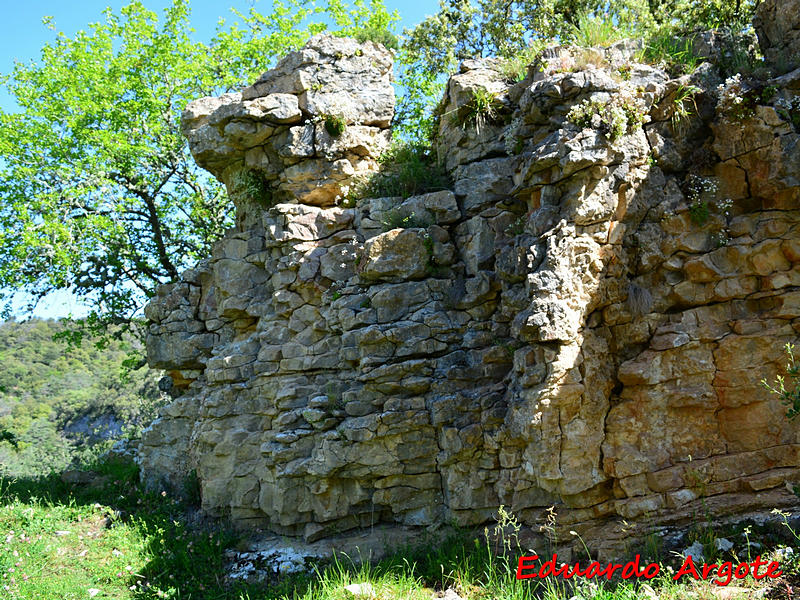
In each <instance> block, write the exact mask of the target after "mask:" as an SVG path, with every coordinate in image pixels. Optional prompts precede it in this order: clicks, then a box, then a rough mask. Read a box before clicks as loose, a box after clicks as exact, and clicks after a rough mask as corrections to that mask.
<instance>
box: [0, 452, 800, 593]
mask: <svg viewBox="0 0 800 600" xmlns="http://www.w3.org/2000/svg"><path fill="white" fill-rule="evenodd" d="M92 468H93V472H94V475H95V483H93V484H91V485H75V486H73V485H68V484H65V483H64V482H62V481H61V480H60V479H59V477H58V476H57V475H52V476H49V477H45V478H41V479H20V480H16V481H9V480H3V479H0V528H2V530H3V532H4V545H3V547H2V548H0V572H1V573H2V574H3V575H4V576H5V577H3V583H2V585H3V586H4V587H3V591H4V592H5V593H6V596H7V597H9V598H24V599H25V600H51V599H53V598H84V597H87V596H88V595H89V594H90V593H91V592H87V590H92V589H98V590H100V591H101V592H102V597H106V598H117V599H119V600H134V599H135V600H156V599H163V598H173V599H178V598H187V599H188V598H199V599H206V600H245V599H246V598H252V599H253V600H255V599H256V598H266V599H273V598H281V599H287V600H288V599H293V600H341V599H342V598H344V597H345V595H346V593H345V592H344V588H345V586H347V585H349V584H352V583H362V584H369V585H370V586H371V587H372V588H373V589H374V590H375V592H376V593H375V597H377V598H404V599H407V600H429V599H430V598H431V597H432V596H433V595H434V594H435V592H434V590H446V589H456V590H458V591H459V593H460V594H461V595H462V596H463V597H465V598H492V599H497V600H565V599H566V598H592V599H594V600H636V599H638V598H643V597H650V596H652V593H651V592H650V591H647V593H646V594H645V591H646V589H645V588H643V587H642V586H641V584H642V583H643V582H642V581H615V582H608V581H605V580H604V579H603V578H602V577H600V578H598V579H596V580H594V581H592V582H586V581H580V578H577V579H578V580H572V581H565V580H564V579H562V578H559V577H545V578H542V579H538V578H536V579H529V580H525V581H520V580H518V579H516V577H515V575H516V568H517V560H518V558H519V557H520V556H522V555H530V554H532V551H530V550H528V549H527V546H523V545H522V543H521V541H520V537H521V533H522V527H521V525H520V523H519V522H518V521H517V520H516V519H515V518H514V516H513V515H511V514H510V513H508V512H507V511H506V510H505V509H504V508H503V507H500V508H499V509H498V514H497V517H496V521H495V523H494V524H492V525H490V526H487V527H486V528H485V529H484V530H483V532H482V533H481V534H479V535H477V536H476V535H475V533H474V532H467V531H463V530H458V529H450V531H449V532H448V533H446V534H443V533H441V530H440V533H438V534H437V533H435V532H423V533H421V534H419V536H420V537H419V538H417V539H415V540H414V543H413V545H398V546H395V547H394V548H392V549H391V550H392V552H391V553H390V554H389V555H388V556H387V557H386V558H384V559H383V560H381V561H379V562H376V563H371V562H370V561H368V560H364V561H358V563H356V562H355V561H354V560H351V559H350V558H348V557H347V556H346V555H344V554H338V555H336V556H334V558H333V559H332V560H328V561H316V562H315V563H314V564H312V565H310V567H311V568H312V569H313V573H308V574H306V573H301V574H295V575H290V576H284V577H280V578H279V577H271V578H268V579H267V580H266V581H265V582H263V583H261V584H256V583H247V582H244V581H242V580H236V579H229V578H227V577H226V576H225V574H226V563H227V562H228V561H227V557H226V553H227V552H229V551H235V550H236V549H237V546H239V544H238V543H237V540H238V538H237V535H236V533H235V532H234V531H233V530H232V529H230V528H229V527H227V526H225V525H224V524H223V523H220V522H214V521H209V520H206V521H198V519H197V518H196V513H194V512H193V510H192V507H191V506H189V505H187V504H186V503H185V502H183V501H182V500H180V499H179V498H176V497H173V496H171V495H170V494H169V493H168V492H167V491H161V490H158V489H156V490H150V491H148V490H146V489H144V487H143V486H142V485H141V484H140V483H139V478H138V470H137V467H136V465H134V464H131V463H127V462H118V461H115V462H109V461H101V462H98V463H96V464H95V465H93V466H92ZM779 514H780V515H781V516H782V518H783V527H782V530H785V531H788V532H789V534H790V535H789V534H784V537H785V538H788V539H789V540H790V543H791V545H792V546H795V547H796V545H797V540H798V536H797V533H796V531H795V529H794V528H793V525H792V522H790V520H789V519H790V515H789V514H788V513H779ZM551 527H552V523H551V522H550V521H549V520H548V521H547V522H546V523H545V524H544V525H543V526H542V531H544V532H545V533H548V534H549V533H551V532H552V530H551ZM755 529H756V527H754V528H753V530H755ZM760 529H764V530H765V532H764V535H763V536H762V537H760V538H758V539H759V541H760V542H764V543H765V544H767V543H770V542H772V543H774V541H775V537H776V536H775V534H772V537H770V534H771V532H770V531H769V530H767V529H766V527H763V528H760ZM64 532H69V533H67V534H64ZM695 532H696V533H695ZM751 533H752V531H751V529H750V528H748V527H745V528H744V537H743V536H742V535H740V534H739V531H738V530H737V531H734V530H731V531H730V533H728V532H727V531H725V530H721V531H714V530H699V529H696V528H694V529H693V530H692V532H691V533H690V534H689V535H690V536H691V537H693V538H694V539H699V540H701V541H703V542H708V554H707V555H706V556H707V557H710V556H713V555H714V554H715V553H716V554H718V553H717V552H716V548H715V546H714V545H713V540H715V539H717V538H719V537H722V534H724V535H725V537H728V538H731V539H735V540H742V542H744V541H745V540H746V542H747V544H748V547H749V542H750V541H751ZM570 534H571V535H572V536H575V537H576V538H577V539H578V540H580V541H581V543H582V544H583V540H582V539H581V537H580V535H579V534H578V532H575V531H571V532H570ZM654 537H655V536H654ZM659 539H660V538H657V539H655V540H653V541H651V543H650V544H649V547H651V548H652V547H655V549H656V550H661V549H660V548H658V544H659V543H660V542H659ZM583 546H584V550H585V551H586V555H584V553H583V552H581V553H580V554H573V558H572V561H578V560H579V561H580V563H581V567H582V568H585V567H586V566H587V564H588V560H590V557H589V550H588V548H586V546H585V544H583ZM639 551H640V550H639V549H638V548H637V550H636V552H637V553H639ZM748 553H749V549H748ZM759 553H760V554H762V555H764V556H767V555H768V554H769V555H770V557H772V556H773V553H772V552H771V551H770V550H769V549H767V548H764V549H762V550H759ZM664 554H665V555H667V556H669V554H668V553H667V552H664ZM548 558H549V557H548ZM747 558H748V560H752V558H753V557H751V556H749V555H748V557H747ZM784 559H785V560H782V561H781V567H782V568H783V570H784V572H785V573H786V574H787V576H788V577H790V578H792V579H794V578H795V577H796V576H797V559H796V558H793V559H790V558H788V557H784ZM680 560H681V559H680V558H677V559H673V562H672V565H670V566H673V567H675V566H677V564H680ZM271 566H272V565H269V567H271ZM269 567H268V568H269ZM661 571H662V575H660V576H659V577H657V578H656V579H654V580H650V581H648V582H647V583H648V585H650V586H652V587H653V588H654V589H655V590H656V593H657V595H658V597H660V598H673V599H676V600H677V599H681V598H690V597H698V596H699V597H703V598H705V597H709V598H710V597H713V596H714V594H713V593H712V592H711V590H712V589H719V588H718V586H716V585H714V584H713V583H711V582H710V581H706V582H702V581H695V580H693V579H691V578H689V577H686V578H683V579H681V581H680V582H675V581H673V580H672V578H671V573H669V572H668V571H667V569H666V568H664V565H662V569H661ZM775 585H776V587H774V588H773V589H771V590H769V593H768V595H769V596H770V597H771V596H773V595H774V594H776V593H777V594H778V595H780V593H782V592H783V590H782V589H781V588H780V587H777V586H779V585H783V580H780V581H777V582H775ZM6 596H3V597H4V598H5V597H6ZM98 597H100V596H98ZM776 597H777V596H776Z"/></svg>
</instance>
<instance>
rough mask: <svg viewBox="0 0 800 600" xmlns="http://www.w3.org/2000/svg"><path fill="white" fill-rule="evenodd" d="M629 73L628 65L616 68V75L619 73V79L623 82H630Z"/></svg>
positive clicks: (630, 69)
mask: <svg viewBox="0 0 800 600" xmlns="http://www.w3.org/2000/svg"><path fill="white" fill-rule="evenodd" d="M631 71H632V68H631V66H630V65H629V64H624V65H622V66H620V67H619V68H617V73H619V76H620V78H621V79H622V80H623V81H630V80H631Z"/></svg>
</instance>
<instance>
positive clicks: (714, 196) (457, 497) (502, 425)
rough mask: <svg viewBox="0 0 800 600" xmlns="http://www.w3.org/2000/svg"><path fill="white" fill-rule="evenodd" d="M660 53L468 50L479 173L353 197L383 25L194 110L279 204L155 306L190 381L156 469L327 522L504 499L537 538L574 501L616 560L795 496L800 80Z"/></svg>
mask: <svg viewBox="0 0 800 600" xmlns="http://www.w3.org/2000/svg"><path fill="white" fill-rule="evenodd" d="M634 50H635V45H631V44H628V45H626V44H621V45H619V46H617V47H615V48H612V49H608V50H593V51H592V52H594V53H595V55H593V56H592V57H591V60H587V57H586V56H585V55H582V54H580V53H583V52H586V51H585V50H577V51H573V50H569V49H563V48H562V49H551V50H549V51H548V53H547V54H545V56H544V57H543V61H544V62H543V63H540V64H538V65H534V67H532V68H531V69H530V70H529V74H528V76H527V77H526V78H525V79H524V80H523V81H521V82H518V83H513V84H511V83H509V82H508V81H506V80H505V78H504V76H503V75H502V74H501V72H500V70H499V69H500V66H501V65H500V64H499V63H497V62H496V61H490V60H488V61H467V62H465V63H464V64H463V65H462V68H461V72H460V73H458V74H456V75H454V76H453V77H452V78H451V80H450V82H449V85H448V88H447V95H446V97H445V99H444V101H443V106H444V111H443V112H444V114H445V117H444V118H442V119H441V125H440V130H439V136H438V144H439V153H440V155H442V156H443V157H444V160H445V161H446V165H447V168H448V170H449V171H450V173H451V174H452V177H453V181H454V186H453V189H452V190H442V191H439V192H434V193H431V194H426V195H422V196H416V197H411V198H363V199H359V200H358V201H357V202H356V203H355V205H354V206H349V207H345V206H344V205H342V204H341V203H339V204H337V203H336V196H337V195H341V190H342V189H344V188H346V187H348V186H349V185H350V184H351V182H352V181H353V178H354V177H355V176H356V175H357V174H358V173H361V172H364V171H368V170H370V169H374V168H375V163H374V157H375V156H376V153H377V152H378V151H379V148H380V147H382V145H383V144H385V143H386V140H387V137H386V134H385V129H384V128H385V126H386V125H387V124H388V122H389V120H390V119H391V113H392V99H391V98H390V97H389V96H388V95H386V94H384V87H383V86H384V85H388V75H387V74H388V71H389V63H388V60H389V58H388V57H389V55H388V54H385V53H384V52H383V50H382V49H381V48H379V47H377V46H375V45H373V44H369V43H368V44H365V45H358V44H356V43H355V42H352V41H349V40H336V39H334V38H329V37H320V38H315V39H313V40H312V41H311V42H310V43H309V45H308V46H307V47H306V48H305V49H304V50H302V51H300V52H298V53H295V54H292V55H290V56H289V57H288V58H287V59H286V60H285V61H284V62H282V63H281V64H280V65H279V66H278V67H277V69H276V70H274V71H271V72H268V73H266V74H265V75H264V76H262V78H261V79H260V80H259V82H257V83H256V84H255V85H254V86H253V87H252V88H248V90H246V91H245V92H243V93H242V94H241V96H227V97H222V98H221V99H204V100H202V101H198V103H196V104H193V105H190V107H189V109H188V110H187V115H186V117H185V119H186V120H185V123H186V131H187V134H188V137H189V139H190V143H191V147H192V150H193V152H194V153H195V155H196V156H197V157H198V160H199V162H200V163H201V164H203V165H204V166H207V168H209V169H210V170H211V171H212V172H213V173H215V174H216V175H217V176H218V177H219V178H220V179H222V180H223V181H225V182H226V184H227V185H228V187H229V189H230V190H231V191H232V193H233V195H234V196H235V195H236V182H235V173H241V172H242V169H248V168H257V169H261V170H260V171H259V173H260V174H261V175H263V178H264V181H266V187H267V188H268V189H269V190H270V194H272V196H271V198H272V200H271V203H270V204H271V205H270V206H259V205H258V204H257V203H256V202H251V201H246V202H241V203H240V205H239V206H238V210H239V216H240V218H239V225H238V227H237V228H236V229H235V230H233V231H231V232H229V233H228V234H227V235H226V236H225V238H224V239H223V240H221V241H220V242H219V244H218V246H217V247H216V249H215V252H214V254H213V256H212V257H209V259H208V260H206V261H204V262H202V263H200V264H199V265H198V266H197V267H196V268H195V269H192V270H190V271H187V272H185V273H184V274H183V276H182V280H181V281H180V282H179V283H177V284H173V285H171V286H164V287H162V288H161V289H160V290H159V292H158V295H157V297H156V298H154V299H153V301H152V302H151V304H150V305H149V306H148V307H147V309H146V314H147V316H148V318H149V319H150V320H151V324H150V329H149V336H148V354H149V358H150V362H151V365H152V366H155V367H160V368H164V369H167V370H168V371H169V372H170V373H171V376H172V378H173V381H174V384H175V386H176V389H177V390H178V393H179V395H178V397H177V398H176V399H175V400H174V401H173V402H172V403H171V404H170V405H169V406H167V407H166V408H165V409H164V411H163V414H162V416H161V417H160V419H159V420H157V421H156V423H154V425H153V426H152V427H151V428H150V429H149V431H148V432H147V433H146V434H145V435H144V437H143V439H142V444H141V447H140V451H139V461H140V463H141V465H142V470H143V476H144V477H145V479H146V480H148V481H150V482H151V483H152V484H153V485H156V484H160V485H167V484H170V483H171V484H173V485H178V484H179V483H180V480H181V478H182V477H184V476H185V474H186V473H188V472H189V471H190V470H195V471H196V473H197V476H198V479H199V481H200V484H201V488H202V502H203V508H204V509H205V510H206V511H208V512H210V513H213V514H227V515H230V517H232V518H233V519H234V520H235V521H236V522H238V523H240V524H242V525H247V524H258V525H259V526H264V527H267V528H269V529H271V530H273V531H276V532H278V533H282V534H291V535H303V536H304V537H305V538H306V539H307V540H314V539H318V538H320V537H324V536H327V535H330V534H333V533H335V532H339V531H343V530H347V529H352V528H356V527H360V526H367V525H372V524H377V523H396V524H402V525H408V526H426V525H432V524H437V523H442V522H446V521H451V520H455V521H456V522H458V523H460V524H462V525H477V524H481V523H484V522H486V521H488V520H490V519H491V518H492V516H493V515H494V514H496V511H497V509H498V507H499V506H500V505H505V506H506V507H508V508H509V510H511V511H512V512H513V513H514V514H516V515H518V517H519V518H520V519H521V521H522V523H524V524H525V525H526V526H528V527H531V528H534V529H535V530H537V531H538V526H539V525H540V524H541V523H542V522H543V520H544V518H545V515H546V514H547V510H548V508H549V507H551V506H555V507H556V508H555V510H556V512H557V513H558V523H559V525H560V526H562V527H564V528H566V529H571V530H575V531H577V532H578V533H580V534H581V536H582V537H583V539H584V540H586V541H587V542H588V543H589V545H590V546H591V547H593V548H595V549H598V550H600V551H601V553H604V554H606V555H608V554H614V553H617V552H619V551H620V548H622V547H623V546H624V544H625V543H626V542H630V540H631V539H635V538H636V537H637V536H644V535H646V534H648V533H651V532H653V531H655V530H657V528H658V527H669V526H676V525H681V524H685V523H687V522H689V521H690V520H691V519H692V518H693V516H694V515H696V514H699V513H702V514H705V513H710V514H713V515H716V516H718V517H723V516H726V515H736V516H742V515H747V514H754V513H757V512H759V511H762V510H768V509H771V508H774V507H780V506H788V505H796V503H797V498H796V497H795V496H794V495H793V494H792V493H790V491H787V485H788V486H789V487H790V486H791V484H793V483H800V470H798V468H797V467H798V466H799V465H800V429H799V428H798V426H797V425H796V424H794V423H791V422H789V421H788V420H787V419H786V417H785V415H784V407H783V406H782V405H781V404H780V402H779V401H778V400H777V399H776V398H775V397H773V396H770V394H769V393H768V392H767V391H766V390H765V389H764V388H763V386H762V385H761V384H760V381H761V379H763V378H766V379H768V380H771V379H772V378H774V377H775V375H776V374H777V373H779V372H780V370H781V369H782V368H783V366H784V362H785V359H784V356H783V349H782V346H783V344H784V343H785V342H788V341H793V340H795V339H796V338H797V333H798V330H800V235H799V233H800V209H799V208H798V199H799V198H800V196H798V193H799V192H798V190H800V163H798V161H797V156H798V152H797V151H796V150H793V149H796V148H797V147H798V146H797V144H798V142H800V133H798V126H797V123H795V122H794V120H793V119H794V116H795V113H794V112H792V111H793V110H795V109H794V108H792V107H793V106H794V104H792V103H793V102H794V101H795V99H796V97H797V89H796V88H793V87H791V85H785V84H784V82H783V80H780V79H777V80H774V81H773V82H770V86H771V87H772V88H774V92H773V93H772V95H769V96H767V95H765V94H763V93H762V92H761V91H759V92H758V93H755V92H753V91H752V90H751V91H749V92H748V91H747V90H744V91H743V92H742V93H745V94H750V95H749V96H748V97H747V103H746V105H747V106H752V112H751V113H750V112H742V111H738V110H736V111H730V110H729V107H730V106H731V104H730V102H728V101H727V100H726V97H725V94H726V93H727V92H726V91H725V90H728V91H730V89H731V86H730V85H728V87H726V85H725V84H723V82H722V80H721V78H720V77H719V76H718V75H717V74H716V71H715V70H714V68H713V67H711V66H710V65H706V66H704V67H701V68H700V69H698V70H697V71H696V72H695V73H694V74H692V75H691V76H684V77H682V78H680V79H670V78H669V77H668V76H667V75H666V74H665V73H664V72H663V71H661V70H659V69H657V68H654V67H652V66H647V65H640V64H636V63H632V62H630V60H631V55H632V53H633V51H634ZM331 57H333V58H331ZM365 57H368V58H365ZM362 59H365V60H363V61H362ZM378 59H380V60H378ZM354 77H363V84H360V83H353V81H354V80H353V78H354ZM312 81H322V82H324V83H323V87H322V88H321V89H319V90H317V92H318V93H319V94H321V95H324V101H323V100H319V101H317V100H312V99H310V98H311V96H310V95H309V94H310V92H309V90H312V88H313V84H309V83H308V82H312ZM328 86H330V87H328ZM687 90H689V91H690V94H689V95H687V94H686V92H687ZM326 94H327V95H326ZM304 95H305V96H304ZM477 95H481V96H482V100H483V101H482V102H480V103H479V102H477V101H476V96H477ZM275 96H279V97H275ZM284 96H285V97H284ZM289 96H291V98H294V100H291V99H289ZM266 99H268V100H266ZM487 99H488V100H489V103H488V106H489V107H490V109H489V110H483V111H482V110H481V106H483V107H486V106H487V103H486V102H485V100H487ZM253 102H259V104H258V107H260V108H258V109H257V110H258V111H261V112H258V113H257V111H256V108H254V105H253V104H252V103H253ZM248 103H251V104H248ZM787 103H788V104H787ZM321 106H324V108H319V107H321ZM787 106H789V108H786V107H787ZM206 107H209V108H206ZM210 107H213V110H211V108H210ZM269 107H275V108H269ZM286 107H288V108H286ZM355 107H359V110H360V111H361V112H355ZM284 108H286V110H284ZM270 111H272V112H270ZM234 113H235V114H236V115H239V116H237V117H236V119H239V121H235V120H233V119H232V120H229V121H227V124H225V125H223V124H222V123H223V121H224V118H223V117H221V116H219V115H227V114H234ZM268 113H269V114H270V115H272V116H265V115H267V114H268ZM334 113H336V114H339V115H341V116H343V118H344V120H345V121H346V126H345V128H344V131H343V132H342V133H341V137H340V138H337V139H338V140H339V141H337V142H335V143H334V142H332V141H331V140H329V138H328V137H326V134H325V133H324V125H323V124H322V123H321V122H315V118H318V117H321V115H322V114H334ZM256 114H258V115H259V116H252V115H256ZM278 114H279V115H280V118H281V119H283V120H287V119H288V120H290V121H291V120H292V119H293V120H295V122H294V123H288V124H280V123H278V122H277V119H278V116H276V115H278ZM359 114H362V115H366V116H362V117H359V116H358V115H359ZM214 115H218V117H214ZM246 115H251V116H246ZM225 118H227V117H225ZM234 122H236V123H249V125H245V124H241V125H236V127H229V126H230V125H231V123H234ZM357 122H360V124H358V125H356V123H357ZM251 125H252V127H251ZM262 125H263V126H264V127H266V128H268V129H270V133H269V134H265V135H264V136H261V135H260V134H259V135H255V132H256V131H257V130H258V129H259V127H261V126H262ZM244 130H247V131H250V132H253V135H254V137H251V138H249V140H250V141H248V142H247V143H246V144H243V143H242V142H240V141H237V140H241V135H240V133H239V132H241V131H244ZM350 133H352V137H351V136H350ZM193 136H194V137H193ZM256 139H257V140H258V141H254V140H256ZM304 139H309V140H312V141H311V142H309V148H310V149H309V150H308V151H307V154H306V155H303V154H302V153H301V152H300V151H297V150H292V151H291V152H288V153H287V152H284V154H281V148H285V147H286V146H285V145H282V144H284V143H286V144H289V146H290V147H291V148H298V147H300V145H301V142H302V140H304ZM204 140H205V141H204ZM281 140H291V141H289V142H283V141H281ZM339 143H340V145H337V144H339ZM332 148H333V149H332ZM359 148H360V149H361V150H358V149H359ZM256 155H257V156H259V157H261V158H259V160H257V161H254V160H251V159H248V157H249V156H256ZM287 156H288V157H289V158H288V159H287V158H286V157H287ZM263 157H267V158H263ZM286 160H288V161H289V162H285V161H286ZM344 163H346V165H345V164H344ZM336 164H341V165H343V166H341V167H334V165H336ZM348 165H349V166H348ZM337 169H338V170H337ZM334 172H335V173H338V174H337V175H335V176H334V175H332V173H334ZM298 173H314V175H313V176H310V175H309V176H305V175H304V176H299V175H298ZM312 182H319V186H317V185H315V184H314V183H312ZM301 183H302V184H301ZM318 190H322V191H318ZM243 214H244V216H242V215H243ZM392 224H395V225H396V224H401V225H403V227H393V226H392ZM631 527H633V529H631Z"/></svg>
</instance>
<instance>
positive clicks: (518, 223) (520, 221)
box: [505, 215, 528, 236]
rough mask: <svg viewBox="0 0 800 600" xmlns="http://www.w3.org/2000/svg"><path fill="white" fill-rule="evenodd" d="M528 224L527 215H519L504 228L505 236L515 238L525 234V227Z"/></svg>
mask: <svg viewBox="0 0 800 600" xmlns="http://www.w3.org/2000/svg"><path fill="white" fill-rule="evenodd" d="M527 222H528V215H520V216H518V217H517V218H516V219H514V220H513V221H512V222H511V223H510V224H509V225H508V227H506V230H505V234H506V235H508V236H517V235H522V234H523V233H525V225H526V223H527Z"/></svg>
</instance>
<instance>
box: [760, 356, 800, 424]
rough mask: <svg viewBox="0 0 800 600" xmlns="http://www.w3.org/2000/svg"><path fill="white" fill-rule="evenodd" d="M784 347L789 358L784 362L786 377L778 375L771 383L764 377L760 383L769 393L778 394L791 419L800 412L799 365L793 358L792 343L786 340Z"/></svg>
mask: <svg viewBox="0 0 800 600" xmlns="http://www.w3.org/2000/svg"><path fill="white" fill-rule="evenodd" d="M784 348H785V349H786V356H787V357H788V359H789V360H788V363H787V364H786V374H787V377H788V379H787V378H786V377H784V376H783V375H778V376H777V377H776V378H775V382H774V383H773V384H772V385H770V384H769V383H767V380H766V379H762V380H761V385H763V386H764V387H765V388H766V389H767V390H769V392H770V393H772V394H775V395H776V396H778V397H779V398H780V399H781V401H782V402H783V403H784V404H785V405H786V406H787V407H788V408H787V410H786V416H787V417H788V418H789V419H790V420H791V419H794V418H795V417H797V415H799V414H800V365H798V364H797V361H796V360H795V358H794V344H792V343H790V342H787V343H786V345H785V346H784Z"/></svg>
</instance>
